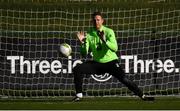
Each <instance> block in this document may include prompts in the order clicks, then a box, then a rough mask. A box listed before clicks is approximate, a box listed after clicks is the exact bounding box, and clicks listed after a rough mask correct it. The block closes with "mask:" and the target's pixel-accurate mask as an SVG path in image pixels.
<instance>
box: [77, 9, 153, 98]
mask: <svg viewBox="0 0 180 111" xmlns="http://www.w3.org/2000/svg"><path fill="white" fill-rule="evenodd" d="M92 20H93V26H94V27H93V28H91V29H90V31H89V32H88V33H87V34H86V35H85V34H84V32H78V33H77V37H78V40H79V41H80V43H81V50H80V51H81V54H82V55H83V56H85V55H87V54H88V51H91V52H92V57H93V60H92V61H86V62H84V63H82V64H78V65H77V66H76V67H74V69H73V73H74V83H75V89H76V97H75V98H74V99H73V100H74V101H79V100H80V99H81V98H82V97H83V94H82V84H83V76H84V74H103V73H109V74H111V75H112V76H114V77H115V78H117V79H118V80H119V81H120V82H122V83H123V84H124V85H126V86H127V87H128V88H129V90H131V91H133V92H134V93H135V94H136V95H138V96H139V97H140V98H141V99H143V100H154V98H153V97H146V96H145V95H143V92H142V91H141V90H140V89H139V88H138V86H137V85H136V84H135V83H134V82H132V81H130V80H129V79H127V78H126V77H125V73H124V71H123V70H122V69H121V67H120V65H119V63H118V57H117V55H116V51H117V50H118V45H117V41H116V37H115V34H114V31H113V30H112V29H110V28H108V27H106V26H104V25H103V22H104V19H103V17H102V14H101V13H100V12H95V13H94V14H93V15H92Z"/></svg>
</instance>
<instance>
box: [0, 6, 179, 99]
mask: <svg viewBox="0 0 180 111" xmlns="http://www.w3.org/2000/svg"><path fill="white" fill-rule="evenodd" d="M94 11H95V10H90V9H73V10H70V9H69V10H56V9H52V10H38V9H30V10H20V9H19V10H18V9H14V10H13V9H0V61H1V62H0V95H2V96H12V97H18V96H23V97H24V96H29V97H34V96H35V97H38V96H72V95H74V93H75V92H74V84H73V74H72V67H73V65H75V64H76V63H78V62H80V60H81V61H85V60H87V59H91V58H90V56H87V57H86V58H84V59H83V58H81V56H80V52H79V47H80V44H79V42H78V41H77V39H76V34H75V33H76V32H77V31H80V30H83V31H87V30H88V29H89V28H90V27H91V22H90V21H91V14H92V13H93V12H94ZM99 11H101V12H102V13H103V14H104V18H105V25H106V26H108V27H110V28H112V29H113V30H114V31H115V34H116V37H117V41H118V48H119V50H118V52H117V55H118V56H119V61H120V64H121V67H122V68H123V69H124V70H125V71H126V73H127V74H126V76H127V77H128V78H129V79H131V80H132V81H134V82H135V83H136V84H137V85H138V86H139V87H140V88H141V89H142V90H143V91H144V92H145V93H147V94H150V95H175V94H179V93H180V92H179V89H180V73H179V68H180V10H173V9H164V10H161V9H152V8H144V9H129V10H128V9H127V10H121V9H100V10H99ZM64 42H66V43H68V44H70V45H71V47H72V50H73V53H72V56H71V57H69V58H66V57H62V56H61V55H60V54H59V51H58V48H59V45H60V44H61V43H64ZM124 57H129V58H131V59H129V62H128V61H127V59H124ZM136 57H137V60H136ZM151 60H152V61H153V63H155V67H153V64H150V62H152V61H151ZM148 62H149V65H148ZM127 64H128V65H129V66H128V65H127ZM40 66H41V67H42V68H40ZM126 66H127V67H126ZM83 90H84V93H85V94H86V95H88V96H105V95H110V96H111V95H119V96H128V95H132V93H131V92H130V91H129V90H128V89H127V88H126V87H125V86H124V85H123V84H121V83H120V82H119V81H118V80H117V79H115V78H113V77H110V75H108V74H104V75H101V76H98V75H93V76H91V75H86V76H85V78H84V85H83Z"/></svg>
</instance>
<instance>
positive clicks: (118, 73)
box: [109, 61, 154, 100]
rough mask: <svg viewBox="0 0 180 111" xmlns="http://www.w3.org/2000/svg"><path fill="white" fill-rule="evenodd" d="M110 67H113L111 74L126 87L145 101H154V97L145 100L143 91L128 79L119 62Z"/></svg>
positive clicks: (114, 62)
mask: <svg viewBox="0 0 180 111" xmlns="http://www.w3.org/2000/svg"><path fill="white" fill-rule="evenodd" d="M109 65H110V66H111V67H112V69H111V71H110V74H111V75H113V76H114V77H116V78H117V79H118V80H119V81H120V82H122V83H123V84H124V85H126V86H127V87H128V89H129V90H131V91H132V92H134V93H135V94H136V95H138V96H139V97H140V98H141V99H143V100H154V97H152V98H151V97H149V98H145V97H144V95H143V91H142V90H141V89H140V88H139V87H138V86H137V85H136V84H135V83H134V82H133V81H131V80H129V79H128V78H126V76H125V72H124V71H123V70H122V69H121V67H120V65H119V63H118V61H113V62H112V63H111V64H109Z"/></svg>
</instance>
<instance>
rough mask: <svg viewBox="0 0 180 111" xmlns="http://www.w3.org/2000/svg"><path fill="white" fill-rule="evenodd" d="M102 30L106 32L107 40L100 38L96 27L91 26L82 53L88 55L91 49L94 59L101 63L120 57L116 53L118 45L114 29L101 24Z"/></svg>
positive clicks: (82, 46)
mask: <svg viewBox="0 0 180 111" xmlns="http://www.w3.org/2000/svg"><path fill="white" fill-rule="evenodd" d="M100 31H103V32H104V36H105V41H104V42H103V41H102V40H101V39H100V38H99V36H98V34H97V30H96V29H95V28H91V29H90V31H89V32H87V35H86V39H85V42H84V43H83V44H82V45H81V54H82V55H87V54H88V52H89V51H91V52H92V56H93V60H94V61H96V62H100V63H107V62H110V61H112V60H116V59H118V57H117V55H116V51H117V50H118V46H117V41H116V37H115V34H114V31H113V30H112V29H110V28H107V27H105V26H101V28H100Z"/></svg>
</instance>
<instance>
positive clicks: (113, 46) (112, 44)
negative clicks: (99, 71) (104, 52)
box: [105, 30, 118, 52]
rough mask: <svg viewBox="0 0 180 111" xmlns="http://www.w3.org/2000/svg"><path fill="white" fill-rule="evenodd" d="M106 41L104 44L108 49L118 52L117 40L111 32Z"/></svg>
mask: <svg viewBox="0 0 180 111" xmlns="http://www.w3.org/2000/svg"><path fill="white" fill-rule="evenodd" d="M107 36H108V39H107V41H106V42H105V44H106V45H107V46H108V48H109V49H111V50H112V51H114V52H116V51H117V50H118V45H117V40H116V37H115V34H114V31H113V30H110V31H109V33H108V35H107Z"/></svg>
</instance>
